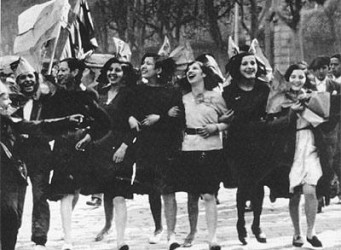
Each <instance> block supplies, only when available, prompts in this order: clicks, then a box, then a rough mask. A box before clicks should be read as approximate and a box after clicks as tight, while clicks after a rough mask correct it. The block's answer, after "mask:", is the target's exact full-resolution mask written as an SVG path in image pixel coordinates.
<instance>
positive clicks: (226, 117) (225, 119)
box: [218, 109, 234, 123]
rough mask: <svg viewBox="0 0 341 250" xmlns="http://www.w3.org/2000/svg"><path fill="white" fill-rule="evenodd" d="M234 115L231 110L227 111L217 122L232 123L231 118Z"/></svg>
mask: <svg viewBox="0 0 341 250" xmlns="http://www.w3.org/2000/svg"><path fill="white" fill-rule="evenodd" d="M233 115H234V111H233V110H232V109H230V110H227V112H226V113H224V114H223V115H222V116H220V117H219V119H218V121H219V122H224V123H229V122H231V121H232V119H233V117H234V116H233Z"/></svg>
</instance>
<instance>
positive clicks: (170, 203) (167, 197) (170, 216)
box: [162, 193, 177, 240]
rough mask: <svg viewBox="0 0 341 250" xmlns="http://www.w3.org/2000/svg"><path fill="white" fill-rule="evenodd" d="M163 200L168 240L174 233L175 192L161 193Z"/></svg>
mask: <svg viewBox="0 0 341 250" xmlns="http://www.w3.org/2000/svg"><path fill="white" fill-rule="evenodd" d="M162 198H163V202H164V206H165V207H164V211H165V217H166V223H167V239H168V240H169V239H170V238H171V237H172V236H173V235H174V234H175V225H176V213H177V204H176V199H175V193H171V194H164V195H162Z"/></svg>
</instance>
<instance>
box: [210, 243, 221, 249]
mask: <svg viewBox="0 0 341 250" xmlns="http://www.w3.org/2000/svg"><path fill="white" fill-rule="evenodd" d="M209 250H221V246H219V245H218V244H212V245H211V244H210V247H209Z"/></svg>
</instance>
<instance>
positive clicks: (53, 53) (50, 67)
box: [47, 23, 62, 75]
mask: <svg viewBox="0 0 341 250" xmlns="http://www.w3.org/2000/svg"><path fill="white" fill-rule="evenodd" d="M58 26H59V27H58V33H57V37H56V40H55V42H54V44H53V50H52V54H51V61H50V64H49V68H48V70H47V74H49V75H50V74H51V71H52V66H53V59H54V55H55V54H56V50H57V44H58V39H59V36H60V30H61V28H62V26H61V23H59V25H58Z"/></svg>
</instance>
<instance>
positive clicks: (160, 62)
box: [141, 53, 176, 84]
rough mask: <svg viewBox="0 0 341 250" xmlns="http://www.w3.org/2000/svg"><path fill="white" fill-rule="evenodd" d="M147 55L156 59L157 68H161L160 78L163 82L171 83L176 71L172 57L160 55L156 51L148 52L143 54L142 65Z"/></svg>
mask: <svg viewBox="0 0 341 250" xmlns="http://www.w3.org/2000/svg"><path fill="white" fill-rule="evenodd" d="M147 57H152V58H154V61H155V69H161V70H162V71H161V73H160V78H159V80H160V81H161V82H162V83H163V84H166V83H169V82H170V81H171V80H172V77H173V74H174V72H175V67H176V65H175V62H174V60H173V59H172V58H170V57H165V56H161V55H158V54H156V53H146V54H144V55H143V57H142V59H141V65H142V64H143V62H144V60H145V59H146V58H147Z"/></svg>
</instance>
